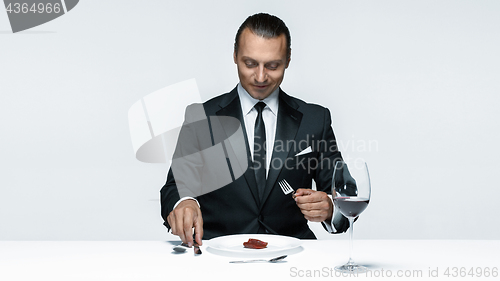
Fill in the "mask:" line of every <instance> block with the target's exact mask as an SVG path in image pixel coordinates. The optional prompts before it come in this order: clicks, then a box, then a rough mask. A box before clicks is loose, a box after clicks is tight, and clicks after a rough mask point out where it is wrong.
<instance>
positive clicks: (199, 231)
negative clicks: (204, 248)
mask: <svg viewBox="0 0 500 281" xmlns="http://www.w3.org/2000/svg"><path fill="white" fill-rule="evenodd" d="M194 233H195V236H194V240H195V242H196V243H197V244H198V245H200V246H201V245H202V238H203V219H202V217H201V213H200V214H198V217H197V218H196V220H195V222H194Z"/></svg>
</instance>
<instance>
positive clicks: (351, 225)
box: [347, 217, 354, 265]
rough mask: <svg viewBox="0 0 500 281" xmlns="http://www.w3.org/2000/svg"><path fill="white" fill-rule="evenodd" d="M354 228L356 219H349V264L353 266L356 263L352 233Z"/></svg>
mask: <svg viewBox="0 0 500 281" xmlns="http://www.w3.org/2000/svg"><path fill="white" fill-rule="evenodd" d="M353 228H354V218H353V217H349V261H348V262H347V264H349V265H352V264H354V261H353V259H352V232H353Z"/></svg>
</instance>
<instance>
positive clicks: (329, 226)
mask: <svg viewBox="0 0 500 281" xmlns="http://www.w3.org/2000/svg"><path fill="white" fill-rule="evenodd" d="M328 197H329V198H330V200H332V204H333V199H332V196H331V195H328ZM338 215H339V210H338V209H337V208H335V204H333V214H332V220H331V221H322V222H321V224H323V226H324V227H325V229H326V231H328V232H329V233H336V232H337V229H335V225H334V224H333V219H334V218H335V217H336V216H338Z"/></svg>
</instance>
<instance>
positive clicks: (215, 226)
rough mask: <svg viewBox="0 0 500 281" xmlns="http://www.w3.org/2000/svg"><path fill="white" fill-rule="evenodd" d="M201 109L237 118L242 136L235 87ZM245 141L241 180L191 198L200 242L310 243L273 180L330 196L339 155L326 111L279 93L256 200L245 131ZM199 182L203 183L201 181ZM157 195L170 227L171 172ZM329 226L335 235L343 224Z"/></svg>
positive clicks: (306, 231) (296, 213) (302, 223)
mask: <svg viewBox="0 0 500 281" xmlns="http://www.w3.org/2000/svg"><path fill="white" fill-rule="evenodd" d="M203 109H204V111H205V114H206V116H207V117H209V116H230V117H234V118H236V119H238V120H240V122H241V126H242V127H243V132H246V131H245V130H244V121H243V116H242V110H241V104H240V101H239V97H238V93H237V89H236V88H235V89H233V90H232V91H231V92H229V93H227V94H223V95H221V96H218V97H215V98H213V99H211V100H209V101H207V102H205V103H204V104H203ZM208 131H209V130H208ZM182 134H183V133H182V129H181V135H182ZM212 139H213V136H212ZM215 142H217V141H215ZM245 142H246V147H247V157H246V159H245V160H244V161H247V164H248V167H249V168H248V169H247V170H246V171H245V172H244V174H243V176H241V177H238V178H235V179H234V181H232V182H231V183H229V184H227V185H225V186H223V187H222V188H219V189H216V190H214V191H211V192H209V193H207V194H203V195H201V196H197V197H196V199H197V200H198V202H199V204H200V206H201V212H202V216H203V224H204V225H203V230H204V237H203V238H204V239H211V238H213V237H217V236H222V235H230V234H240V233H271V234H280V235H287V236H293V237H297V238H301V239H303V238H312V239H314V238H315V236H314V234H313V233H312V231H311V230H310V229H309V227H308V225H307V220H306V219H305V218H304V216H303V214H302V213H301V211H300V209H299V208H298V207H297V205H296V203H295V201H294V200H293V199H292V197H291V194H288V195H284V193H283V191H282V190H281V188H280V187H279V185H278V182H279V181H280V180H282V179H286V180H287V181H288V183H290V185H291V186H292V187H293V188H294V189H295V190H296V189H298V188H311V187H312V181H313V180H314V181H315V182H316V188H317V190H318V191H324V192H327V193H328V194H331V181H332V173H333V169H334V163H335V162H336V161H338V160H341V154H340V152H339V151H338V149H337V146H336V142H335V136H334V134H333V130H332V128H331V118H330V112H329V110H328V109H326V108H324V107H321V106H319V105H314V104H308V103H305V102H304V101H302V100H299V99H296V98H293V97H291V96H289V95H287V94H286V93H285V92H283V91H281V89H280V92H279V110H278V117H277V125H276V136H275V146H274V150H273V154H272V161H271V165H270V167H269V172H268V177H267V183H266V189H265V192H264V196H263V198H262V199H260V198H259V195H258V190H257V185H256V180H255V175H254V171H253V169H251V167H252V159H251V156H250V152H249V150H248V140H247V139H246V133H245ZM178 146H179V144H178ZM308 147H310V148H311V152H310V153H305V154H302V155H298V156H296V155H297V154H298V153H299V152H301V151H303V150H305V149H307V148H308ZM268 153H269V152H268ZM201 182H202V184H203V180H201ZM160 195H161V207H162V210H161V212H162V217H163V219H164V220H165V223H164V224H165V226H167V227H168V228H170V226H169V225H168V223H167V217H168V215H169V213H170V212H171V211H172V209H173V206H174V204H175V203H176V202H177V201H178V200H179V199H180V196H179V192H178V190H177V187H176V182H175V178H174V173H173V172H172V169H170V171H169V173H168V176H167V182H166V184H165V185H164V186H163V188H162V189H161V192H160ZM334 225H335V228H336V230H337V232H344V231H346V229H347V228H348V227H349V222H348V221H347V219H346V218H345V217H343V216H339V217H337V218H335V222H334Z"/></svg>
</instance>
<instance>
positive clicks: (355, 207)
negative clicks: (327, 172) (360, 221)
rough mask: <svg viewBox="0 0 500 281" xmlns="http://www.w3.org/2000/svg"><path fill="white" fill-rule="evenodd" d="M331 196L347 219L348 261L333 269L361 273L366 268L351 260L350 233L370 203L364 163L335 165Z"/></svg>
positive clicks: (368, 182) (369, 190) (369, 189)
mask: <svg viewBox="0 0 500 281" xmlns="http://www.w3.org/2000/svg"><path fill="white" fill-rule="evenodd" d="M332 194H333V195H334V199H333V202H334V204H335V208H338V209H339V211H340V212H341V213H342V214H343V215H344V216H345V217H347V218H348V219H349V261H348V262H347V263H346V264H344V265H341V266H337V267H335V270H336V271H339V272H343V273H363V272H366V271H367V268H366V267H364V266H361V265H358V264H356V263H355V262H354V261H353V260H352V232H353V224H354V221H355V219H356V218H357V217H358V216H359V214H361V213H362V212H363V211H364V210H365V209H366V207H368V203H369V202H370V194H371V187H370V175H369V173H368V166H367V165H366V163H365V162H364V161H356V162H354V163H352V164H350V166H349V167H347V164H346V163H345V162H344V161H338V162H337V163H335V169H334V171H333V177H332Z"/></svg>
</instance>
